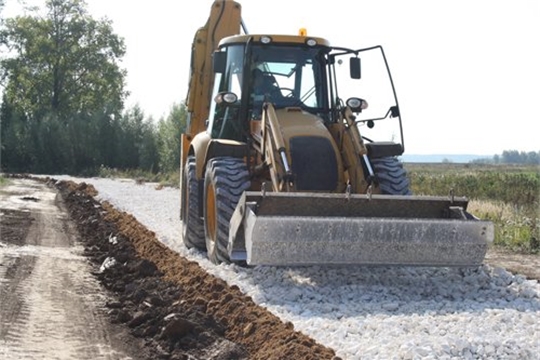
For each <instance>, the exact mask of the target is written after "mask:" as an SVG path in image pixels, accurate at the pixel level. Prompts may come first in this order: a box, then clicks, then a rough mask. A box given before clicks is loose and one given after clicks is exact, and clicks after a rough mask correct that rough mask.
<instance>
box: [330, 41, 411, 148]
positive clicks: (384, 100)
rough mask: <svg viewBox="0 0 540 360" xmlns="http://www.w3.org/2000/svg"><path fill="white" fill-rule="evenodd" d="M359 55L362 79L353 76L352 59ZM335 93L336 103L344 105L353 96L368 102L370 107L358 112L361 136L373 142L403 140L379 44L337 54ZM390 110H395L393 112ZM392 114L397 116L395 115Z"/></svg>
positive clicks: (395, 104) (394, 100) (391, 88)
mask: <svg viewBox="0 0 540 360" xmlns="http://www.w3.org/2000/svg"><path fill="white" fill-rule="evenodd" d="M351 57H358V58H359V59H360V62H361V78H360V79H353V78H351V75H350V67H349V63H350V58H351ZM334 74H335V79H334V80H335V81H334V94H337V95H336V97H337V98H336V102H338V103H341V104H344V103H345V102H346V101H347V99H349V98H351V97H356V98H361V99H364V100H366V101H367V103H368V107H367V109H364V110H362V112H359V113H356V114H355V116H356V122H357V125H358V127H359V130H360V133H361V134H362V136H364V137H365V138H367V139H369V140H373V141H392V142H398V143H402V134H401V120H400V117H399V116H397V114H398V112H399V111H398V107H397V105H398V104H397V100H396V97H395V94H394V88H393V86H392V81H391V77H390V73H389V71H388V69H387V67H386V61H385V58H384V53H383V50H382V48H381V47H380V46H376V47H373V48H369V49H365V50H360V51H358V55H355V54H351V53H348V54H342V55H336V56H335V62H334ZM391 109H394V113H393V114H392V112H391ZM391 115H396V116H394V117H392V116H391Z"/></svg>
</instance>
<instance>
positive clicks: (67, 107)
mask: <svg viewBox="0 0 540 360" xmlns="http://www.w3.org/2000/svg"><path fill="white" fill-rule="evenodd" d="M3 5H4V1H3V0H0V15H1V12H2V8H3ZM28 14H29V15H23V16H17V17H14V18H4V17H3V16H1V17H0V19H1V21H0V48H1V50H2V51H1V53H2V54H3V55H2V57H1V58H0V86H1V87H2V90H3V91H2V98H1V105H0V171H6V172H32V173H49V174H57V173H67V174H84V173H86V174H92V173H95V172H96V171H97V170H98V169H99V168H100V167H103V166H105V167H110V168H118V169H143V170H146V171H152V172H169V171H175V170H177V169H178V166H179V163H180V160H179V158H180V134H181V133H182V132H183V131H184V130H185V127H186V119H187V113H186V108H185V106H184V105H183V104H182V103H178V104H173V105H172V106H171V110H170V112H169V114H168V115H167V116H165V117H163V118H162V119H159V121H158V122H156V121H154V119H152V118H148V117H146V116H145V115H144V112H143V110H142V109H141V108H140V107H139V106H138V105H136V106H133V107H132V108H129V109H125V107H124V101H125V99H126V97H127V96H128V93H127V92H126V90H125V79H126V75H127V74H126V71H125V70H124V69H122V68H121V67H120V65H119V63H120V60H121V59H122V57H123V56H124V55H125V51H126V49H125V44H124V40H123V39H122V38H121V37H119V36H118V35H116V34H115V33H114V31H113V27H112V23H111V21H110V20H108V19H100V20H96V19H94V18H93V17H92V16H90V15H89V13H88V11H87V9H86V3H85V2H84V1H83V0H48V1H46V4H45V8H44V9H32V10H30V11H29V12H28Z"/></svg>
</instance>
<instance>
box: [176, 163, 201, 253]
mask: <svg viewBox="0 0 540 360" xmlns="http://www.w3.org/2000/svg"><path fill="white" fill-rule="evenodd" d="M195 163H196V161H195V157H194V156H189V157H188V158H187V161H186V165H185V167H184V173H183V177H184V178H183V182H182V204H181V205H182V208H181V211H182V239H183V241H184V244H185V245H186V247H187V248H192V247H195V248H197V249H201V250H204V249H205V248H206V241H205V239H204V223H203V220H202V218H201V216H200V213H201V212H200V204H199V202H200V200H199V194H200V189H199V182H198V180H197V171H196V165H195Z"/></svg>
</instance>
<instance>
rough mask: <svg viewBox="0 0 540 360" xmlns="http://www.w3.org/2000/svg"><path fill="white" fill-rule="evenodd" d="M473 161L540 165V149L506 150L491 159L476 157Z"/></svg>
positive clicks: (479, 162)
mask: <svg viewBox="0 0 540 360" xmlns="http://www.w3.org/2000/svg"><path fill="white" fill-rule="evenodd" d="M472 162H473V163H478V164H521V165H540V151H528V152H527V151H518V150H505V151H503V152H502V154H500V155H499V154H497V155H494V156H493V158H491V159H490V158H487V159H476V160H473V161H472Z"/></svg>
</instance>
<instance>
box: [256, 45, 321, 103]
mask: <svg viewBox="0 0 540 360" xmlns="http://www.w3.org/2000/svg"><path fill="white" fill-rule="evenodd" d="M324 56H325V50H323V49H322V48H316V47H315V48H314V47H307V46H306V47H305V48H303V47H302V48H299V47H298V45H296V46H294V47H293V46H286V45H281V46H274V45H264V46H258V45H254V46H253V52H252V59H251V60H252V64H253V66H252V69H251V71H252V73H251V77H252V81H251V94H253V95H252V105H253V106H258V104H259V103H262V101H264V100H266V101H271V102H272V103H273V104H274V106H275V107H276V108H281V107H287V106H297V107H302V108H304V109H305V110H307V111H313V112H316V111H320V110H321V109H323V108H327V107H328V105H327V104H328V98H327V97H326V88H325V86H326V85H325V84H326V81H325V76H326V75H325V70H324V64H325V58H324Z"/></svg>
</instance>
